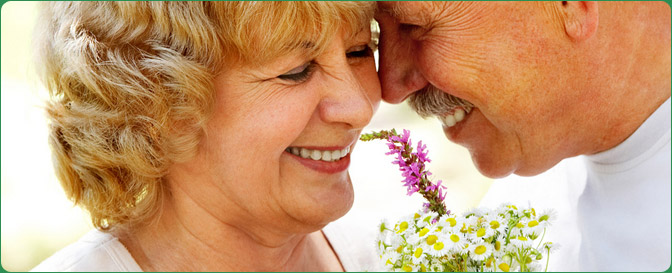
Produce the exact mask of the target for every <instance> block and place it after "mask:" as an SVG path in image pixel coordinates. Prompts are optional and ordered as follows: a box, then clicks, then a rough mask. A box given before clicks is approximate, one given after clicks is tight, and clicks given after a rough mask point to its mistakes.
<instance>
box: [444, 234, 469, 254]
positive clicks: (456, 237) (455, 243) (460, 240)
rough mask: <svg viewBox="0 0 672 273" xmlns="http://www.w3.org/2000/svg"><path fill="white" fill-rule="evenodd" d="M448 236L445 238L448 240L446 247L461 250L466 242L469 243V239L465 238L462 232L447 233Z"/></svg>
mask: <svg viewBox="0 0 672 273" xmlns="http://www.w3.org/2000/svg"><path fill="white" fill-rule="evenodd" d="M444 236H445V237H446V238H445V239H444V240H443V241H444V242H446V244H447V245H446V247H447V248H448V249H450V250H451V251H459V250H461V249H462V248H463V247H464V244H466V243H467V240H466V239H465V238H464V235H462V233H459V232H456V233H451V234H445V235H444Z"/></svg>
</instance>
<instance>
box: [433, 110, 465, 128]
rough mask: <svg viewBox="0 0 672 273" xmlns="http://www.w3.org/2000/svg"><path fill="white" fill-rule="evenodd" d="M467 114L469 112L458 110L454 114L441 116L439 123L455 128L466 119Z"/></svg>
mask: <svg viewBox="0 0 672 273" xmlns="http://www.w3.org/2000/svg"><path fill="white" fill-rule="evenodd" d="M466 114H467V112H465V111H464V109H462V108H457V109H455V110H454V111H453V113H452V114H446V115H444V116H442V117H441V116H439V117H438V118H439V121H441V123H443V125H445V126H447V127H453V126H455V124H457V123H458V122H460V121H462V120H463V119H464V116H465V115H466Z"/></svg>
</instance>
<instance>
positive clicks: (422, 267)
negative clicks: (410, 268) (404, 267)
mask: <svg viewBox="0 0 672 273" xmlns="http://www.w3.org/2000/svg"><path fill="white" fill-rule="evenodd" d="M420 272H427V267H425V265H424V264H420Z"/></svg>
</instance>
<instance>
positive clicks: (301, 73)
mask: <svg viewBox="0 0 672 273" xmlns="http://www.w3.org/2000/svg"><path fill="white" fill-rule="evenodd" d="M314 67H315V63H314V62H312V61H310V62H307V63H305V64H303V65H301V66H297V67H295V68H294V69H292V70H290V71H287V73H285V74H282V75H280V76H278V78H279V79H282V80H287V81H294V82H303V81H305V80H307V79H308V77H310V74H312V73H313V70H314Z"/></svg>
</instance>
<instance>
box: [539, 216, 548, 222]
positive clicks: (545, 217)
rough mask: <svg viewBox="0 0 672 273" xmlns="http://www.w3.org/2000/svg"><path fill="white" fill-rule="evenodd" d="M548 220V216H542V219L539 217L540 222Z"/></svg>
mask: <svg viewBox="0 0 672 273" xmlns="http://www.w3.org/2000/svg"><path fill="white" fill-rule="evenodd" d="M546 220H548V215H542V216H541V217H539V221H546Z"/></svg>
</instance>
